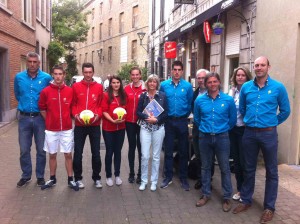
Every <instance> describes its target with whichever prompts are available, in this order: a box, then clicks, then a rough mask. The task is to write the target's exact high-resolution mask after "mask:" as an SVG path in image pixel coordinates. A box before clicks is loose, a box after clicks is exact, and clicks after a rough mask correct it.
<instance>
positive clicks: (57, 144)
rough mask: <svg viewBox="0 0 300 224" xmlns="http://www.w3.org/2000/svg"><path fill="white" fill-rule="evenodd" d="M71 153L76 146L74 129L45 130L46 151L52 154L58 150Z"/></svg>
mask: <svg viewBox="0 0 300 224" xmlns="http://www.w3.org/2000/svg"><path fill="white" fill-rule="evenodd" d="M58 148H59V149H60V152H63V153H70V152H72V150H73V148H74V131H73V129H71V130H67V131H47V130H46V131H45V143H44V151H46V152H49V153H50V154H55V153H57V152H58Z"/></svg>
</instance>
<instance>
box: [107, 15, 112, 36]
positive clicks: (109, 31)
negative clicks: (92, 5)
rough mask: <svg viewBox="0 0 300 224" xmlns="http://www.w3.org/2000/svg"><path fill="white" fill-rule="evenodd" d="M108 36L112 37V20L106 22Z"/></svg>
mask: <svg viewBox="0 0 300 224" xmlns="http://www.w3.org/2000/svg"><path fill="white" fill-rule="evenodd" d="M108 36H109V37H111V36H112V18H110V19H109V20H108Z"/></svg>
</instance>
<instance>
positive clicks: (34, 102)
mask: <svg viewBox="0 0 300 224" xmlns="http://www.w3.org/2000/svg"><path fill="white" fill-rule="evenodd" d="M51 80H52V77H51V76H50V75H49V74H48V73H46V72H43V71H42V70H40V69H39V70H38V74H37V76H36V77H35V78H31V76H30V75H29V74H28V73H27V70H25V71H22V72H20V73H18V74H17V75H16V77H15V80H14V92H15V97H16V99H17V101H18V110H19V111H23V112H27V113H34V112H39V111H40V109H39V106H38V101H39V99H40V93H41V91H42V90H43V89H44V88H45V87H47V86H48V85H49V84H50V81H51Z"/></svg>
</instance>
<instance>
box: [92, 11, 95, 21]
mask: <svg viewBox="0 0 300 224" xmlns="http://www.w3.org/2000/svg"><path fill="white" fill-rule="evenodd" d="M94 18H95V8H93V9H92V20H94Z"/></svg>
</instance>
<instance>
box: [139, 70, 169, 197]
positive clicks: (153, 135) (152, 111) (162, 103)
mask: <svg viewBox="0 0 300 224" xmlns="http://www.w3.org/2000/svg"><path fill="white" fill-rule="evenodd" d="M159 86H160V82H159V78H158V76H157V75H150V76H149V77H148V79H147V81H146V82H145V87H146V90H147V91H146V92H144V93H142V94H141V96H140V99H139V104H138V108H137V116H138V117H139V119H140V120H139V124H140V126H141V130H140V141H141V146H142V149H141V151H142V160H141V179H142V182H141V185H140V187H139V190H140V191H143V190H145V188H146V186H147V183H148V161H149V158H150V149H151V148H152V171H151V187H150V189H151V191H156V186H157V180H158V173H159V162H160V152H161V148H162V144H163V140H164V137H165V127H164V123H165V120H166V118H167V116H168V109H167V100H166V95H165V93H163V92H161V91H158V89H159ZM150 105H152V106H150Z"/></svg>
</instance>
